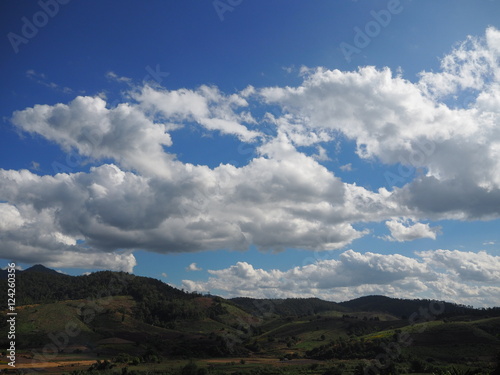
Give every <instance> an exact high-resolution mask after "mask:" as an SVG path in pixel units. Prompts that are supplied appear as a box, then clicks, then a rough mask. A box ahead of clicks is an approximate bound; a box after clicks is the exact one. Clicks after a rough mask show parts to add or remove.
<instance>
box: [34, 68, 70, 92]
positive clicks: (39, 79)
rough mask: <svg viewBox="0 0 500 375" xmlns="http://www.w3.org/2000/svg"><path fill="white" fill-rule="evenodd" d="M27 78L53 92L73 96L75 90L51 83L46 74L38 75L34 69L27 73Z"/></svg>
mask: <svg viewBox="0 0 500 375" xmlns="http://www.w3.org/2000/svg"><path fill="white" fill-rule="evenodd" d="M26 77H28V78H29V79H31V80H33V81H35V82H36V83H38V84H39V85H42V86H45V87H48V88H50V89H52V90H55V91H59V92H63V93H65V94H72V93H73V90H72V89H70V88H69V87H64V86H61V85H58V84H57V83H54V82H51V81H49V79H48V77H47V76H46V75H45V74H44V73H37V72H36V71H34V70H33V69H29V70H27V71H26Z"/></svg>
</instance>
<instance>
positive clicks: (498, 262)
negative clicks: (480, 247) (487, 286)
mask: <svg viewBox="0 0 500 375" xmlns="http://www.w3.org/2000/svg"><path fill="white" fill-rule="evenodd" d="M418 255H419V256H420V257H422V258H424V259H425V261H426V262H427V263H428V264H434V265H437V266H443V267H446V268H447V269H449V270H451V271H453V272H454V273H455V274H456V275H458V276H460V279H461V280H466V281H467V280H470V281H481V282H500V256H493V255H490V254H488V253H486V252H485V251H480V252H478V253H473V252H464V251H459V250H435V251H421V252H419V253H418Z"/></svg>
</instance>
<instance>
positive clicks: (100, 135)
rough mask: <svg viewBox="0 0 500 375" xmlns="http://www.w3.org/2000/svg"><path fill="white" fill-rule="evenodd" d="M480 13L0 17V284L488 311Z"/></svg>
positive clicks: (215, 6)
mask: <svg viewBox="0 0 500 375" xmlns="http://www.w3.org/2000/svg"><path fill="white" fill-rule="evenodd" d="M498 14H500V3H499V2H498V1H492V0H477V1H472V0H443V1H439V2H435V1H432V0H422V1H411V0H380V1H379V0H375V1H368V0H357V1H353V0H338V1H326V0H318V1H314V2H306V1H299V0H274V1H268V0H206V1H195V0H183V1H160V0H149V1H143V2H139V1H131V0H123V1H106V2H102V1H98V0H87V1H79V0H40V1H27V0H23V1H19V0H4V1H2V2H1V3H0V18H1V22H0V28H1V33H0V35H1V38H2V39H1V42H0V56H1V59H0V67H1V69H0V77H1V78H0V79H1V80H0V82H1V85H0V102H1V106H0V120H1V121H0V258H1V262H3V263H4V264H3V265H2V267H4V266H6V265H7V263H8V262H11V261H14V262H16V264H17V265H18V266H19V267H20V268H22V269H26V268H28V267H30V266H31V265H34V264H43V265H45V266H47V267H51V268H54V269H57V270H59V271H61V272H64V273H67V274H70V275H81V274H84V273H86V272H95V271H99V270H105V269H110V270H116V271H118V270H122V271H126V272H131V273H134V274H137V275H142V276H148V277H153V278H157V279H159V280H162V281H164V282H166V283H169V284H170V285H173V286H175V287H178V288H183V289H184V290H187V291H198V292H203V293H211V294H216V295H221V296H223V297H235V296H248V297H256V298H287V297H319V298H322V299H325V300H331V301H345V300H349V299H353V298H357V297H360V296H364V295H373V294H382V295H387V296H390V297H397V298H430V299H438V300H446V301H451V302H456V303H460V304H466V305H472V306H475V307H484V306H499V305H500V298H499V296H500V253H499V248H500V234H499V233H500V231H499V224H500V109H499V108H500V19H499V18H498Z"/></svg>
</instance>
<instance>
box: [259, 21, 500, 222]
mask: <svg viewBox="0 0 500 375" xmlns="http://www.w3.org/2000/svg"><path fill="white" fill-rule="evenodd" d="M499 40H500V31H498V30H496V29H495V28H492V27H490V28H488V29H487V30H486V34H485V37H483V38H472V37H470V38H469V39H468V40H467V41H466V42H465V43H463V44H462V45H460V47H458V48H457V49H455V50H453V51H452V52H451V53H450V54H448V55H446V56H444V57H443V59H442V71H441V72H438V73H427V72H422V74H421V76H420V80H419V81H417V82H415V83H413V82H410V81H408V80H406V79H404V78H403V77H402V76H401V75H400V74H398V75H393V73H392V72H391V70H390V69H389V68H383V69H380V70H379V69H376V68H375V67H370V66H368V67H361V68H359V69H358V70H357V71H350V72H343V71H340V70H328V69H325V68H315V69H305V70H304V81H303V83H302V84H301V85H299V86H297V87H290V86H286V87H267V88H262V89H260V90H259V91H258V94H259V95H260V96H261V98H262V100H264V102H265V103H267V104H270V105H275V106H276V105H277V106H280V107H281V108H282V110H283V114H282V115H281V116H280V117H277V118H275V122H276V123H280V121H281V122H286V123H287V124H295V123H297V124H300V126H294V127H293V129H294V131H295V133H294V137H295V138H297V139H301V138H304V139H309V140H311V139H312V138H311V137H308V135H309V134H318V133H320V132H325V134H329V135H330V137H331V136H333V135H334V134H336V133H339V132H340V133H341V134H342V135H343V136H345V137H346V138H347V139H350V140H353V141H354V142H355V144H356V153H357V155H358V156H359V157H360V158H361V159H365V160H370V161H374V160H376V161H378V162H381V163H383V164H386V165H388V166H394V167H391V168H390V169H389V170H386V171H385V172H383V173H384V175H385V176H386V180H387V181H388V182H389V183H391V184H393V183H394V182H398V183H400V184H402V185H404V186H403V187H402V188H401V189H399V188H393V190H394V194H393V199H394V201H395V202H396V204H398V205H399V206H400V207H407V208H409V209H410V210H412V211H413V213H414V215H415V216H419V217H432V218H433V219H450V218H451V219H457V218H458V219H492V218H496V217H499V216H500V206H499V205H498V202H499V197H500V195H499V194H500V177H499V175H498V173H496V171H497V170H498V169H500V164H499V163H500V158H499V156H500V145H499V142H498V139H500V127H499V126H498V124H499V123H500V111H499V110H498V108H500V74H499V71H500V68H499V61H500V59H499V56H500V52H499V51H500V48H499V42H498V41H499ZM443 82H445V83H444V84H443ZM439 88H443V89H442V90H441V91H440V89H439ZM471 90H472V91H471ZM464 93H465V94H466V95H469V97H470V101H469V103H468V104H467V105H466V106H463V105H462V103H460V101H458V102H456V103H455V105H453V104H445V103H444V102H443V101H441V97H442V96H446V97H447V98H448V99H449V100H452V97H453V96H455V97H457V98H460V97H461V96H462V95H463V94H464ZM417 169H418V170H420V171H421V176H419V177H418V175H417V174H416V173H415V171H416V170H417ZM392 171H394V172H392ZM389 172H390V173H392V175H391V174H389Z"/></svg>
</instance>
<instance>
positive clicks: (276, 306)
mask: <svg viewBox="0 0 500 375" xmlns="http://www.w3.org/2000/svg"><path fill="white" fill-rule="evenodd" d="M230 301H231V302H233V303H234V304H235V305H237V306H239V307H241V308H242V309H243V310H245V311H248V312H249V313H251V314H253V315H256V316H267V315H272V314H277V315H282V316H305V315H314V314H319V313H321V312H325V311H341V312H347V311H351V309H350V308H349V307H345V306H341V305H339V304H338V303H335V302H330V301H323V300H321V299H319V298H287V299H255V298H246V297H238V298H232V299H231V300H230Z"/></svg>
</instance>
